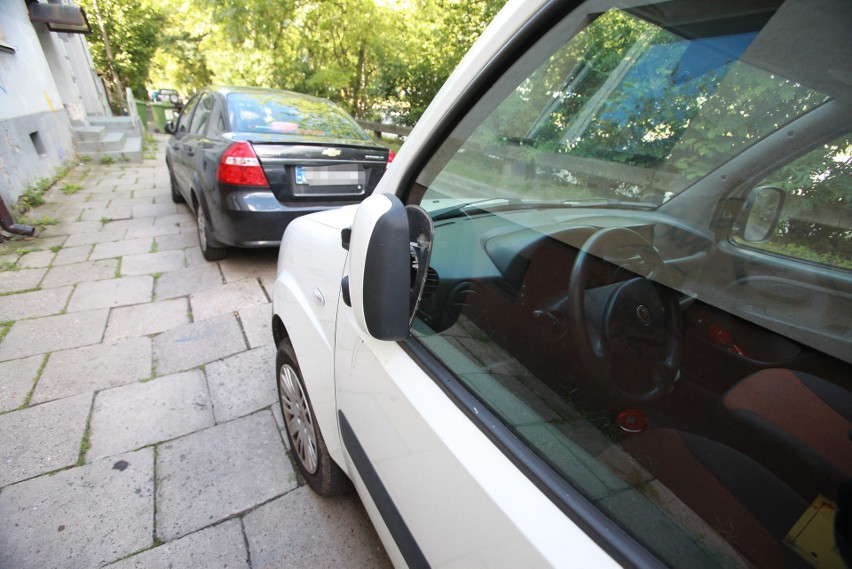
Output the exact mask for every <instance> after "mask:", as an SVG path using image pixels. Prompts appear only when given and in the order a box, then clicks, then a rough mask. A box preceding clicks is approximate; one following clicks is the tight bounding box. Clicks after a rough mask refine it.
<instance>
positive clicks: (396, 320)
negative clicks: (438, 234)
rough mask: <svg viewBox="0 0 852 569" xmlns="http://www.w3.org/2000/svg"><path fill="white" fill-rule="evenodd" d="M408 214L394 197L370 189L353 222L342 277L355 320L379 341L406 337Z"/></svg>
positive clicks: (408, 258) (407, 318) (408, 283)
mask: <svg viewBox="0 0 852 569" xmlns="http://www.w3.org/2000/svg"><path fill="white" fill-rule="evenodd" d="M408 233H409V231H408V214H407V212H406V209H405V206H403V205H402V202H401V201H399V199H397V198H396V197H395V196H393V195H388V194H373V195H372V196H370V197H368V198H367V199H365V200H364V201H363V202H361V205H360V206H358V211H357V213H356V214H355V220H354V222H353V224H352V233H351V237H350V244H349V274H348V275H347V276H346V277H344V282H343V295H344V299H345V298H346V296H347V287H348V294H349V299H350V302H351V306H352V309H353V310H354V311H355V320H356V322H357V323H358V326H359V327H360V328H361V329H362V330H363V331H364V332H366V333H367V334H369V335H370V336H372V337H373V338H376V339H378V340H390V341H399V340H403V339H405V337H406V336H408V326H409V288H410V286H411V257H410V248H409V237H408Z"/></svg>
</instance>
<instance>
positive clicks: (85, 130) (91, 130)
mask: <svg viewBox="0 0 852 569" xmlns="http://www.w3.org/2000/svg"><path fill="white" fill-rule="evenodd" d="M71 131H72V132H73V133H74V138H75V139H77V140H78V141H80V142H94V141H98V140H100V139H101V137H103V135H104V134H105V133H106V127H104V126H75V127H72V128H71Z"/></svg>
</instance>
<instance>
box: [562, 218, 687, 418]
mask: <svg viewBox="0 0 852 569" xmlns="http://www.w3.org/2000/svg"><path fill="white" fill-rule="evenodd" d="M601 280H603V281H604V284H602V283H601V282H600V281H601ZM607 281H608V282H607ZM667 282H670V281H669V277H668V271H667V269H666V266H665V263H663V259H662V258H661V257H660V255H659V253H658V252H657V250H656V249H654V247H653V245H651V243H650V242H648V240H647V239H645V238H644V237H642V236H641V235H640V234H638V233H636V232H635V231H633V230H632V229H628V228H625V227H612V228H606V229H602V230H600V231H597V232H596V233H594V234H592V236H591V237H589V238H588V239H587V240H586V242H585V243H584V244H583V246H582V248H581V249H580V251H579V252H578V254H577V257H576V259H575V260H574V267H573V269H572V271H571V278H570V280H569V284H568V306H567V308H568V310H567V312H568V336H569V338H570V339H571V342H572V346H573V347H574V349H575V350H576V356H577V360H578V362H579V364H580V366H581V367H582V368H583V369H582V370H581V371H582V374H581V379H583V377H584V378H585V380H586V383H587V384H589V383H591V382H594V386H595V387H596V388H598V389H599V388H601V387H602V388H603V389H604V391H605V393H606V395H608V396H609V397H610V398H613V397H614V398H615V399H617V400H627V401H628V402H632V403H642V402H647V401H654V400H657V399H660V398H661V397H663V396H665V395H666V394H667V393H669V392H671V390H672V389H673V388H674V384H675V381H676V380H677V378H678V376H679V366H680V355H681V342H682V335H683V324H682V317H681V312H680V304H679V302H678V296H677V294H676V292H675V291H674V290H672V289H670V288H667V287H666V286H665V285H664V284H661V283H667Z"/></svg>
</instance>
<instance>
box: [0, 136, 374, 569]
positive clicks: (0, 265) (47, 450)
mask: <svg viewBox="0 0 852 569" xmlns="http://www.w3.org/2000/svg"><path fill="white" fill-rule="evenodd" d="M165 142H166V137H164V136H156V137H155V142H154V143H153V144H151V146H150V148H149V149H148V151H147V152H146V158H145V160H144V161H143V162H142V163H141V164H130V163H119V164H111V165H101V164H81V165H80V166H77V167H76V168H75V169H74V170H73V171H72V172H71V173H70V174H69V175H68V176H66V177H65V179H63V180H62V181H60V182H59V183H58V184H56V185H55V186H54V187H53V188H52V189H51V190H50V191H49V192H48V193H47V194H46V196H45V197H46V200H47V203H46V204H45V205H43V206H40V207H38V208H36V209H35V210H33V211H32V212H30V217H31V218H34V219H43V220H45V221H48V222H53V223H52V224H49V225H45V226H44V228H43V229H41V230H40V232H39V233H38V235H37V237H36V238H35V239H32V240H23V239H18V238H16V239H14V240H10V241H6V242H5V243H0V568H5V567H10V568H11V567H15V568H19V569H24V568H29V567H32V568H45V567H62V568H66V567H72V568H73V567H99V566H110V567H116V568H118V567H121V568H126V567H144V568H159V567H162V568H166V567H205V568H207V567H210V568H213V567H242V568H259V567H264V568H273V567H296V568H298V567H310V568H317V567H355V568H358V567H370V568H383V567H389V566H390V563H389V561H388V559H387V555H386V553H385V551H384V549H383V548H382V546H381V543H380V541H379V539H378V537H377V536H376V534H375V531H374V530H373V528H372V525H371V524H370V522H369V519H368V518H367V515H366V513H365V512H364V509H363V506H362V505H361V503H360V501H359V500H358V498H357V496H354V495H353V496H348V497H343V498H337V499H334V500H322V499H320V498H317V497H316V496H315V495H314V494H313V493H312V492H311V491H310V490H309V489H308V488H307V487H306V486H304V484H303V482H302V481H301V480H300V479H299V477H298V476H297V474H296V471H295V470H294V468H293V463H292V460H291V458H290V456H289V455H288V451H289V449H288V448H287V443H286V437H285V435H284V431H283V427H282V422H281V412H280V409H279V407H278V404H277V395H276V389H275V371H274V360H275V346H274V345H273V340H272V333H271V328H270V320H271V316H272V305H271V292H272V289H271V286H272V283H273V281H274V279H275V263H276V252H275V251H274V250H260V251H239V250H237V251H233V252H232V254H231V256H230V257H229V258H228V259H226V260H224V261H220V262H218V263H210V262H207V261H205V260H204V259H203V258H202V256H201V251H200V249H199V248H198V242H197V237H196V233H195V231H196V228H195V221H194V218H193V216H192V214H191V212H190V211H189V209H188V208H187V207H186V206H185V205H176V204H174V203H172V201H171V196H170V191H169V177H168V172H167V170H166V167H165V161H164V154H165ZM62 188H65V192H63V191H61V189H62Z"/></svg>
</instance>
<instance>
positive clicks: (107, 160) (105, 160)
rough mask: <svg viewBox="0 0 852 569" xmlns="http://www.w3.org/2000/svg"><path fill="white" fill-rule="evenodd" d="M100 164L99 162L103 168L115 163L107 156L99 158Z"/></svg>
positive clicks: (113, 159)
mask: <svg viewBox="0 0 852 569" xmlns="http://www.w3.org/2000/svg"><path fill="white" fill-rule="evenodd" d="M100 162H101V164H103V165H104V166H108V165H109V164H112V163H114V162H115V158H113V157H112V156H109V155H107V156H101V160H100Z"/></svg>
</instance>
